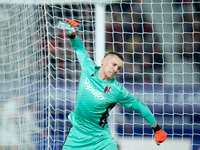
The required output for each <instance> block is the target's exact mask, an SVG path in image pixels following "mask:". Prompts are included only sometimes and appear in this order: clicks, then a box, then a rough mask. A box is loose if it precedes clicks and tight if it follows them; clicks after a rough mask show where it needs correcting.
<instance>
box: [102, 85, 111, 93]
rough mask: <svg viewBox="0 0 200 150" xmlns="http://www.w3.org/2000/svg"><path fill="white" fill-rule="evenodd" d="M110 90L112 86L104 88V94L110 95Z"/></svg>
mask: <svg viewBox="0 0 200 150" xmlns="http://www.w3.org/2000/svg"><path fill="white" fill-rule="evenodd" d="M110 89H111V86H110V85H107V86H106V87H105V88H104V93H106V94H108V93H109V92H110Z"/></svg>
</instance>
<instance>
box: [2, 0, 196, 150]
mask: <svg viewBox="0 0 200 150" xmlns="http://www.w3.org/2000/svg"><path fill="white" fill-rule="evenodd" d="M14 2H15V3H14ZM26 2H27V3H26ZM99 2H100V3H101V1H99ZM102 3H104V5H103V9H105V17H106V18H105V20H104V22H105V52H109V51H116V52H119V53H121V54H122V55H123V57H124V66H123V69H122V71H121V72H120V73H119V74H118V75H117V77H116V78H117V80H118V81H119V82H120V83H121V84H123V86H125V87H126V88H127V89H128V90H129V91H130V93H132V94H133V95H134V96H135V97H137V98H139V99H140V100H142V101H143V102H144V103H145V104H147V106H148V107H149V108H150V110H151V111H152V113H153V114H154V116H155V118H156V120H157V121H158V122H159V124H160V126H161V127H162V128H163V129H164V130H166V132H167V133H168V140H167V141H166V144H165V143H164V144H163V145H162V146H161V147H159V149H169V148H170V149H185V150H188V149H193V150H198V149H199V147H200V142H199V141H200V132H199V127H200V119H199V118H200V111H199V110H200V102H199V99H198V97H199V96H200V95H199V93H200V85H199V81H200V75H199V69H200V68H199V60H200V51H199V49H200V43H199V39H200V38H199V35H200V19H199V18H200V17H199V15H200V14H199V11H200V8H199V6H200V3H199V1H190V0H188V1H179V0H175V1H173V2H171V1H153V2H152V1H150V0H146V1H144V2H140V1H118V2H117V1H115V2H114V1H113V2H112V1H107V2H105V1H102ZM0 8H1V10H0V11H1V13H0V43H1V44H0V84H1V86H0V93H1V94H0V104H1V105H0V110H1V112H2V113H1V114H0V120H1V121H0V122H1V123H0V126H1V128H0V139H1V140H0V149H1V148H2V149H3V148H7V147H9V148H13V147H18V148H19V149H20V150H21V149H22V150H23V149H27V150H28V149H61V147H62V144H63V142H64V139H65V137H66V134H67V130H68V127H69V125H70V122H69V121H68V119H67V116H68V114H69V113H70V112H72V111H73V110H74V107H75V100H76V92H77V87H78V82H79V77H80V73H81V70H80V65H79V62H78V60H77V59H76V54H75V52H74V50H73V49H72V47H71V45H70V43H69V39H68V37H67V35H66V32H65V31H64V30H61V29H59V28H58V27H57V24H58V21H59V20H64V19H66V18H69V19H73V20H75V21H77V22H79V23H80V25H81V29H80V30H79V31H78V32H77V35H78V36H79V37H80V38H81V39H82V41H83V44H84V46H85V49H86V50H87V52H88V53H89V55H90V57H91V58H92V59H93V60H94V61H96V47H95V34H97V32H99V31H98V29H96V26H95V23H96V20H95V15H96V14H95V13H96V12H95V8H96V4H95V3H92V2H84V1H79V2H76V3H75V2H73V1H69V2H67V3H63V2H59V1H58V2H56V3H53V2H52V3H48V2H45V1H44V2H43V3H38V2H37V3H35V2H32V1H31V0H27V1H25V2H24V3H23V4H22V3H19V2H16V1H13V3H11V2H10V3H8V2H1V3H0ZM110 127H111V131H112V133H113V136H114V138H115V141H116V143H117V144H118V146H119V148H120V149H127V147H128V149H130V147H133V149H135V148H137V149H157V148H158V147H157V146H156V144H155V143H154V136H153V135H154V134H153V132H152V129H151V128H150V127H149V124H148V123H147V122H146V121H144V120H143V118H141V116H140V115H139V114H138V113H136V112H133V111H132V110H130V109H126V108H124V107H122V106H121V105H117V106H116V108H115V109H114V110H113V111H112V112H111V115H110ZM5 131H10V132H5ZM2 139H4V140H2ZM9 139H10V140H9ZM177 146H178V147H177Z"/></svg>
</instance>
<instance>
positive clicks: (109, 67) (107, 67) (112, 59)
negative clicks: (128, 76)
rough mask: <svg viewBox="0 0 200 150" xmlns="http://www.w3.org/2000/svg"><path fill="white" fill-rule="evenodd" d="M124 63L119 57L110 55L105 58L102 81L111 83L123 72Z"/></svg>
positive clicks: (101, 70) (102, 67)
mask: <svg viewBox="0 0 200 150" xmlns="http://www.w3.org/2000/svg"><path fill="white" fill-rule="evenodd" d="M122 65H123V61H122V60H121V59H120V58H119V57H118V56H117V55H113V54H110V55H108V56H106V57H105V58H103V60H102V66H101V69H100V72H101V77H100V78H101V79H103V80H105V81H110V80H111V79H113V78H114V77H115V75H116V74H117V73H118V72H119V71H120V70H121V68H122Z"/></svg>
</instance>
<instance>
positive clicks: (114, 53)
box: [104, 52, 124, 61]
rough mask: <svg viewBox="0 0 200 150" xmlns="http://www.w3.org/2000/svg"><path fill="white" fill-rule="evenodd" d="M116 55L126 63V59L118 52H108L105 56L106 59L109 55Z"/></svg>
mask: <svg viewBox="0 0 200 150" xmlns="http://www.w3.org/2000/svg"><path fill="white" fill-rule="evenodd" d="M110 54H111V55H116V56H117V57H119V58H120V59H121V60H122V61H124V58H123V56H122V55H121V54H119V53H117V52H108V53H107V54H106V55H105V56H104V58H105V57H106V56H108V55H110Z"/></svg>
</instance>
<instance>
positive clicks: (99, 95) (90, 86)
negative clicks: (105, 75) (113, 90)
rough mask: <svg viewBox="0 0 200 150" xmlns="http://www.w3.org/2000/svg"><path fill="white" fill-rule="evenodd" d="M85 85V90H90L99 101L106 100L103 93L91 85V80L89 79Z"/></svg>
mask: <svg viewBox="0 0 200 150" xmlns="http://www.w3.org/2000/svg"><path fill="white" fill-rule="evenodd" d="M84 84H85V89H86V90H89V91H90V92H91V93H92V94H93V95H94V96H95V97H96V98H98V99H99V100H103V99H105V98H104V97H103V95H102V93H101V92H99V91H98V90H95V89H94V87H93V86H92V85H91V84H90V80H89V79H88V78H86V79H85V81H84Z"/></svg>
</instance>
